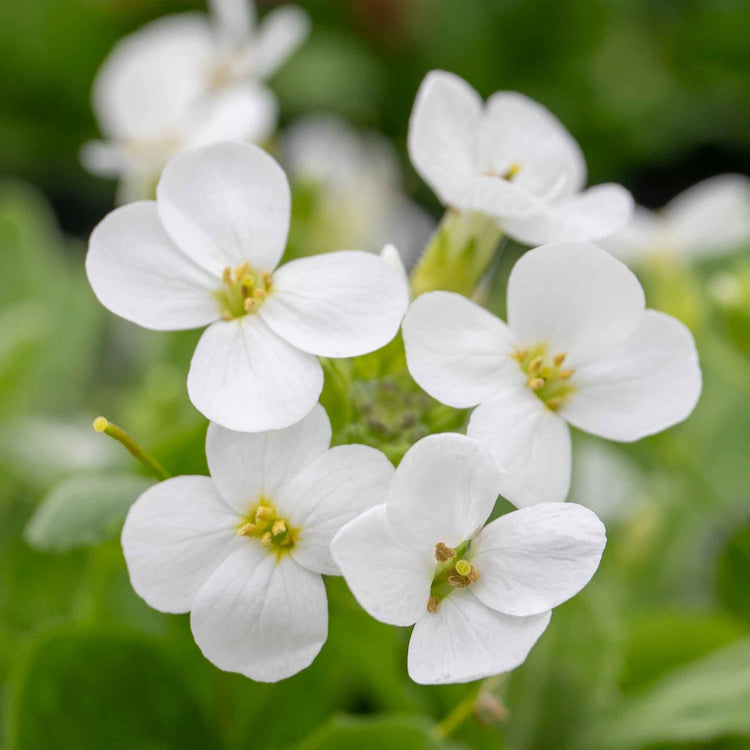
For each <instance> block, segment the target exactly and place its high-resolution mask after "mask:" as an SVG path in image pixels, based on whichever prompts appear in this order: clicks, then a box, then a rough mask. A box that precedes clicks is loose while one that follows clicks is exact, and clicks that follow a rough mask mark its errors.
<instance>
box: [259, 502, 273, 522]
mask: <svg viewBox="0 0 750 750" xmlns="http://www.w3.org/2000/svg"><path fill="white" fill-rule="evenodd" d="M272 518H273V508H269V507H268V506H267V505H259V506H258V510H256V511H255V523H258V524H261V523H263V522H264V521H270V520H271V519H272Z"/></svg>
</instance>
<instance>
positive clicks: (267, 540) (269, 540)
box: [260, 531, 273, 549]
mask: <svg viewBox="0 0 750 750" xmlns="http://www.w3.org/2000/svg"><path fill="white" fill-rule="evenodd" d="M260 544H261V546H262V547H265V548H266V549H268V548H269V547H270V546H271V545H272V544H273V536H272V534H271V532H270V531H267V532H266V533H265V534H263V536H262V537H261V538H260Z"/></svg>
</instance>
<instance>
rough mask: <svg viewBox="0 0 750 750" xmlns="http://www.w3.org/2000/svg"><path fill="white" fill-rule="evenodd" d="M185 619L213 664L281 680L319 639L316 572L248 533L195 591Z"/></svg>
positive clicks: (323, 605)
mask: <svg viewBox="0 0 750 750" xmlns="http://www.w3.org/2000/svg"><path fill="white" fill-rule="evenodd" d="M190 625H191V627H192V629H193V636H194V637H195V642H196V643H197V644H198V646H200V649H201V651H202V652H203V655H204V656H205V657H206V658H207V659H209V660H210V661H211V662H213V663H214V664H215V665H216V666H217V667H219V668H220V669H223V670H225V671H227V672H240V673H241V674H244V675H245V676H246V677H250V678H251V679H253V680H259V681H261V682H277V681H278V680H283V679H284V678H286V677H291V676H292V675H293V674H296V673H297V672H299V671H301V670H303V669H304V668H305V667H307V666H309V665H310V664H311V663H312V661H313V659H315V657H316V656H317V655H318V652H319V651H320V649H321V647H322V645H323V644H324V643H325V640H326V636H327V634H328V606H327V602H326V591H325V586H324V585H323V579H322V578H321V577H320V576H319V575H318V574H317V573H311V572H310V571H309V570H305V568H303V567H301V566H300V565H297V563H296V562H294V560H292V558H291V557H289V556H288V555H282V556H281V557H277V555H276V554H275V553H274V552H270V553H266V551H265V550H263V548H262V547H261V546H260V544H258V543H257V542H255V541H254V540H253V541H251V540H248V543H247V544H245V545H243V546H242V547H241V548H240V549H239V550H237V551H236V552H235V553H234V554H233V555H232V556H231V557H230V558H229V559H228V560H227V561H226V562H225V563H224V564H223V565H222V566H221V567H220V568H219V569H218V570H217V571H216V572H215V573H214V574H213V575H212V576H211V578H209V579H208V581H207V582H206V583H205V584H204V586H203V588H202V589H201V590H200V591H199V592H198V595H197V596H196V597H195V602H194V604H193V607H192V612H191V616H190Z"/></svg>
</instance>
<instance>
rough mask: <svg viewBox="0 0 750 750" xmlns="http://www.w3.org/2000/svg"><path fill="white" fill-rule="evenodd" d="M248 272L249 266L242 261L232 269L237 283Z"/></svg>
mask: <svg viewBox="0 0 750 750" xmlns="http://www.w3.org/2000/svg"><path fill="white" fill-rule="evenodd" d="M249 270H250V264H249V263H248V262H247V261H246V260H243V261H242V263H240V264H239V266H237V268H235V269H234V278H235V279H236V280H237V281H239V280H240V279H241V278H242V277H243V276H244V275H245V274H246V273H247V272H248V271H249Z"/></svg>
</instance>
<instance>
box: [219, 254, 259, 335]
mask: <svg viewBox="0 0 750 750" xmlns="http://www.w3.org/2000/svg"><path fill="white" fill-rule="evenodd" d="M221 281H222V285H221V287H220V288H219V289H218V290H217V291H216V292H215V297H216V299H217V300H218V301H219V305H220V306H221V317H222V318H224V320H234V319H235V318H241V317H242V316H243V315H247V314H248V313H251V312H255V311H256V310H257V309H258V308H259V307H260V306H261V305H262V304H263V303H264V302H265V301H266V298H267V297H268V295H269V293H270V291H271V274H270V273H264V274H261V275H258V274H255V273H253V270H252V268H250V264H249V263H248V262H247V261H245V262H244V263H240V265H239V266H237V267H236V268H234V269H232V268H230V267H229V266H227V267H226V268H225V269H224V272H223V273H222V275H221Z"/></svg>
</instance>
